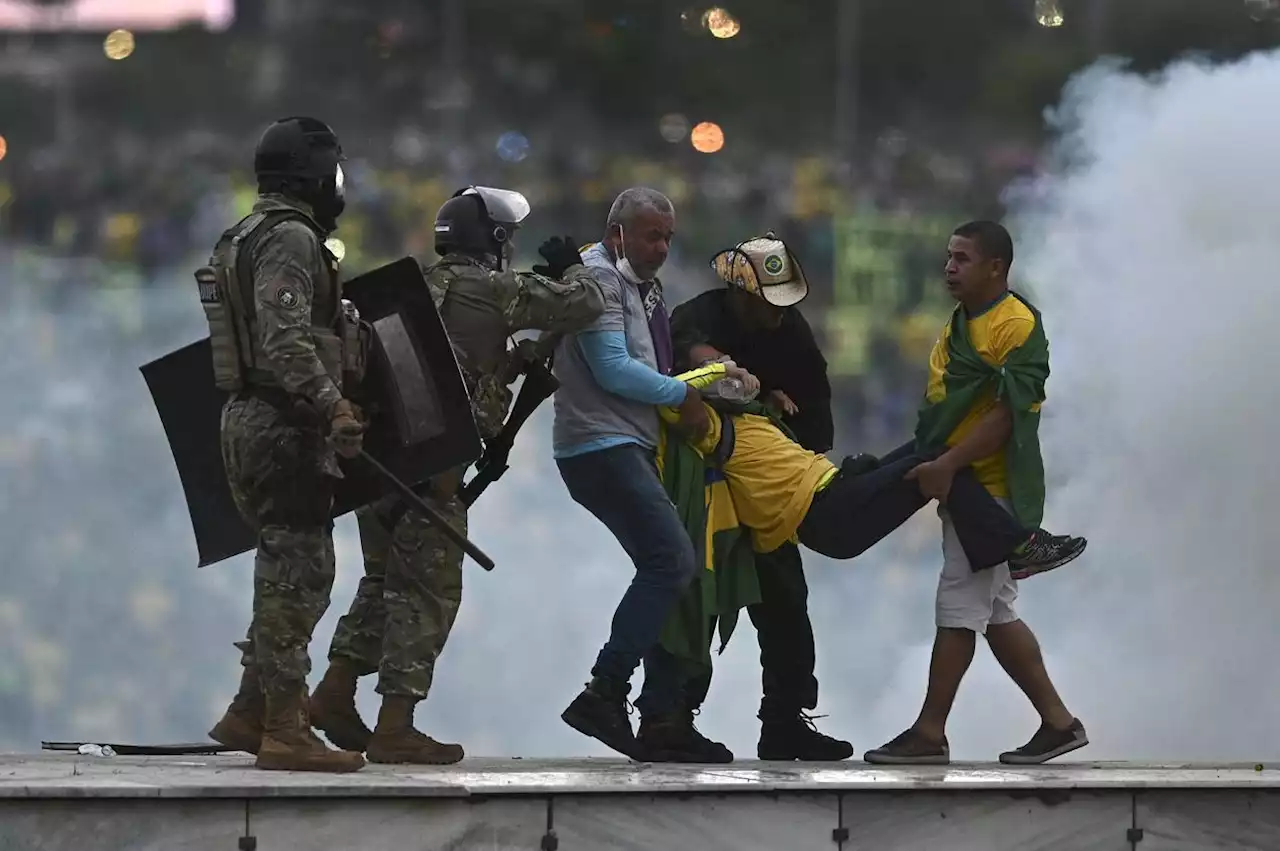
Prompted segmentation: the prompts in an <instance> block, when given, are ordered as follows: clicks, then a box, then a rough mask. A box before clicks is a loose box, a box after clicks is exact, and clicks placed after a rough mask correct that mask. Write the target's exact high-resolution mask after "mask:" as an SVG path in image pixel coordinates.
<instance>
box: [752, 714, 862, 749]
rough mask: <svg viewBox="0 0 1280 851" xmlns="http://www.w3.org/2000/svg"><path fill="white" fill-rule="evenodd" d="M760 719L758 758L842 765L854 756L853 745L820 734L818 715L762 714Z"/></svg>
mask: <svg viewBox="0 0 1280 851" xmlns="http://www.w3.org/2000/svg"><path fill="white" fill-rule="evenodd" d="M759 717H760V742H759V744H758V745H757V746H756V756H757V757H759V758H760V759H762V760H779V761H783V762H786V761H791V760H800V761H801V762H838V761H839V760H842V759H848V758H849V757H851V756H853V745H851V744H849V743H848V742H845V741H841V740H840V739H835V738H832V737H831V736H825V735H823V734H822V733H819V732H818V727H817V725H815V724H814V723H813V721H814V716H811V715H809V714H808V713H806V712H804V711H802V710H796V711H794V712H772V713H770V712H764V711H761V713H760V716H759Z"/></svg>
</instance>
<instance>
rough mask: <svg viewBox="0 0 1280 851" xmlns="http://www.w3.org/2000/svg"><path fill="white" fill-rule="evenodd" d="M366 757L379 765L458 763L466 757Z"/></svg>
mask: <svg viewBox="0 0 1280 851" xmlns="http://www.w3.org/2000/svg"><path fill="white" fill-rule="evenodd" d="M366 758H367V759H368V760H369V762H375V763H377V764H378V765H457V764H458V763H460V762H462V760H463V759H464V757H461V756H460V757H458V758H457V759H445V758H443V757H441V758H440V759H399V758H395V759H378V758H377V757H373V756H369V757H366Z"/></svg>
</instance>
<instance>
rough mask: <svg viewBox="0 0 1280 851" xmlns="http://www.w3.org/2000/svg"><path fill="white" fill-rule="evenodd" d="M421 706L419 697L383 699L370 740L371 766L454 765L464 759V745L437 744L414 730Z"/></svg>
mask: <svg viewBox="0 0 1280 851" xmlns="http://www.w3.org/2000/svg"><path fill="white" fill-rule="evenodd" d="M417 702H418V699H417V698H416V697H404V696H401V695H395V694H388V695H384V696H383V698H382V708H381V709H380V710H378V726H377V727H376V728H375V729H374V731H373V738H371V739H370V740H369V761H370V762H380V763H391V764H401V763H412V764H414V765H452V764H453V763H455V762H458V761H460V760H461V759H462V755H463V754H462V745H455V744H448V743H445V742H437V741H436V740H435V739H433V738H431V737H430V736H428V735H426V734H424V733H419V732H418V731H417V730H415V729H414V728H413V708H414V705H415V704H417Z"/></svg>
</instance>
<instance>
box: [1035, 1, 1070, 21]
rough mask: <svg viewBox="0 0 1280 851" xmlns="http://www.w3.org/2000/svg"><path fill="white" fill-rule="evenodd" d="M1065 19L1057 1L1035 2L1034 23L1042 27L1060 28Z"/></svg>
mask: <svg viewBox="0 0 1280 851" xmlns="http://www.w3.org/2000/svg"><path fill="white" fill-rule="evenodd" d="M1065 20H1066V18H1064V17H1063V15H1062V7H1061V6H1059V5H1058V0H1036V23H1037V24H1039V25H1040V26H1042V27H1060V26H1062V24H1063V23H1064V21H1065Z"/></svg>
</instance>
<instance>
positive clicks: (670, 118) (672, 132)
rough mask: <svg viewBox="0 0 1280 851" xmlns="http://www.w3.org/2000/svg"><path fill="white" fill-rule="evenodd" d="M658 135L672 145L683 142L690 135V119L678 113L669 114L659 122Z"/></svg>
mask: <svg viewBox="0 0 1280 851" xmlns="http://www.w3.org/2000/svg"><path fill="white" fill-rule="evenodd" d="M658 133H659V134H661V135H662V138H663V139H666V140H667V141H668V142H671V143H672V144H675V143H677V142H680V141H683V140H684V137H685V136H687V135H688V134H689V119H687V118H685V117H684V116H683V115H681V114H680V113H678V112H669V113H667V114H666V115H664V116H662V118H661V119H660V120H659V121H658Z"/></svg>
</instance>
